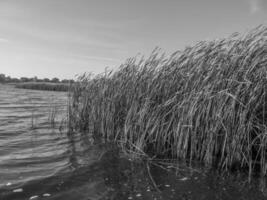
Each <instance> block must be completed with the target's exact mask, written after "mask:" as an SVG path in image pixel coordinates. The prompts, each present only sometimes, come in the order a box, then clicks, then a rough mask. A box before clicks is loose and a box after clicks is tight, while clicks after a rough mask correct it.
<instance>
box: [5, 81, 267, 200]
mask: <svg viewBox="0 0 267 200" xmlns="http://www.w3.org/2000/svg"><path fill="white" fill-rule="evenodd" d="M66 104H67V94H66V93H64V92H48V91H34V90H23V89H16V88H14V87H12V86H6V85H0V200H9V199H10V200H11V199H12V200H16V199H59V200H61V199H62V200H65V199H67V200H68V199H69V200H95V199H114V200H120V199H121V200H125V199H148V200H156V199H157V200H159V199H198V200H199V199H210V200H213V199H247V200H248V199H266V198H267V192H266V190H262V191H260V189H259V188H257V187H255V186H254V185H250V186H249V185H248V184H247V181H246V179H243V178H242V177H237V176H230V177H225V176H222V175H218V174H217V173H215V172H211V171H210V170H208V169H205V168H200V167H199V168H194V169H192V168H189V167H187V166H186V165H184V164H181V163H180V164H179V163H177V164H176V165H175V166H173V167H172V166H171V165H166V164H164V165H163V164H162V163H159V162H157V163H156V162H155V163H152V164H151V163H145V162H141V161H132V160H131V159H130V158H129V157H126V156H125V155H124V154H122V153H121V152H120V150H119V149H118V148H117V147H116V146H115V145H114V144H110V143H108V144H107V143H97V142H96V141H94V140H93V139H92V138H90V137H89V136H88V135H85V134H78V133H76V134H68V133H67V130H66V129H65V128H64V123H62V122H64V119H65V117H66ZM52 115H54V117H52ZM54 118H55V120H53V119H54ZM65 120H66V119H65Z"/></svg>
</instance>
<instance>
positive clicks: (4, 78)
mask: <svg viewBox="0 0 267 200" xmlns="http://www.w3.org/2000/svg"><path fill="white" fill-rule="evenodd" d="M27 82H46V83H74V80H73V79H63V80H60V79H58V78H52V79H49V78H44V79H39V78H38V77H37V76H35V77H33V78H27V77H21V78H12V77H10V76H6V75H5V74H0V83H27Z"/></svg>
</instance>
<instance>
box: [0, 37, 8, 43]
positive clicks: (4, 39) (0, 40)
mask: <svg viewBox="0 0 267 200" xmlns="http://www.w3.org/2000/svg"><path fill="white" fill-rule="evenodd" d="M4 42H9V40H8V39H6V38H0V43H4Z"/></svg>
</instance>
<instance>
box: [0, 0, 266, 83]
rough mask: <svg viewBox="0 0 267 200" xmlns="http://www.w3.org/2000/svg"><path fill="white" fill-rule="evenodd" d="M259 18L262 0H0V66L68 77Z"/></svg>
mask: <svg viewBox="0 0 267 200" xmlns="http://www.w3.org/2000/svg"><path fill="white" fill-rule="evenodd" d="M260 24H263V25H267V0H0V73H4V74H7V75H9V76H12V77H22V76H26V77H33V76H38V77H39V78H45V77H48V78H53V77H59V78H60V79H64V78H74V77H75V76H76V75H79V74H82V73H84V72H93V73H95V74H98V73H101V72H104V71H105V68H106V67H108V68H109V69H116V68H118V67H119V66H120V64H122V63H124V62H125V60H126V59H127V58H129V57H134V56H136V55H137V54H141V55H145V56H148V55H149V54H150V53H151V52H152V50H153V49H154V48H155V47H160V48H161V49H162V51H164V52H166V53H167V54H170V53H172V52H174V51H177V50H183V49H184V48H185V47H186V46H190V45H193V44H195V43H196V42H198V41H201V40H213V39H217V38H222V37H227V36H228V35H230V34H232V33H234V32H245V31H248V30H249V29H251V28H254V27H256V26H258V25H260Z"/></svg>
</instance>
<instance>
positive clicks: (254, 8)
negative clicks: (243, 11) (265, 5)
mask: <svg viewBox="0 0 267 200" xmlns="http://www.w3.org/2000/svg"><path fill="white" fill-rule="evenodd" d="M260 4H261V2H260V0H249V8H250V13H251V14H255V13H258V12H259V11H260V10H261V6H260Z"/></svg>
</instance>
